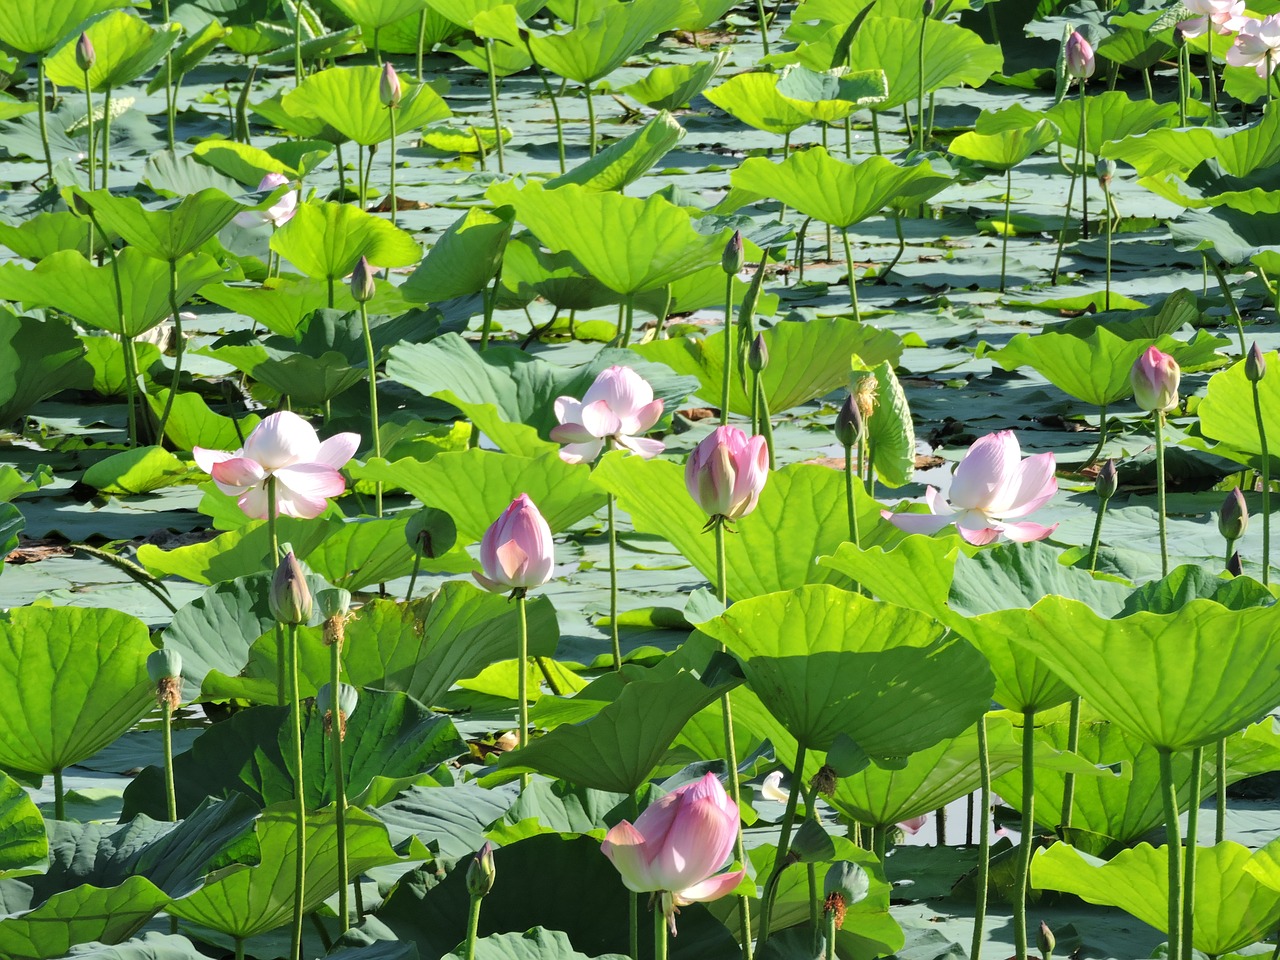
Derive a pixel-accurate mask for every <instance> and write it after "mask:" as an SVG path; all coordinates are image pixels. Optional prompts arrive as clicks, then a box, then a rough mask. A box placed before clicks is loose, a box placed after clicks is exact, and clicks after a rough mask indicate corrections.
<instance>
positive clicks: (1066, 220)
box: [1049, 144, 1084, 286]
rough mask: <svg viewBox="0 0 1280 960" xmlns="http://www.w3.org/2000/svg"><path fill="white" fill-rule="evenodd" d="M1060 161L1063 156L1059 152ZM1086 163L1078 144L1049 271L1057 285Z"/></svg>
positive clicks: (1050, 276)
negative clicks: (1068, 230) (1055, 250)
mask: <svg viewBox="0 0 1280 960" xmlns="http://www.w3.org/2000/svg"><path fill="white" fill-rule="evenodd" d="M1058 159H1059V161H1061V159H1062V157H1061V154H1059V157H1058ZM1083 163H1084V155H1083V154H1082V153H1081V152H1080V145H1079V144H1077V145H1076V159H1075V163H1074V164H1072V167H1071V183H1070V184H1069V185H1068V186H1067V205H1066V207H1064V208H1063V210H1062V226H1061V227H1059V228H1058V252H1057V253H1055V254H1054V256H1053V270H1052V271H1050V273H1049V282H1050V283H1052V284H1053V285H1055V286H1057V283H1058V270H1059V269H1060V268H1061V266H1062V248H1063V247H1064V246H1066V243H1067V228H1068V227H1069V226H1070V225H1071V203H1072V201H1073V200H1074V199H1075V196H1076V177H1077V176H1079V173H1080V167H1081V166H1082V165H1083Z"/></svg>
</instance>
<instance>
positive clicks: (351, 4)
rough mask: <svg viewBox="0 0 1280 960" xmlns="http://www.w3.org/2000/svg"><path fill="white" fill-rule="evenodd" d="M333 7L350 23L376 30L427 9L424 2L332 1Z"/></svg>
mask: <svg viewBox="0 0 1280 960" xmlns="http://www.w3.org/2000/svg"><path fill="white" fill-rule="evenodd" d="M333 5H334V6H335V7H337V8H338V12H339V13H341V14H342V15H343V16H344V17H346V18H347V19H348V20H350V21H351V22H352V23H356V24H360V25H361V26H365V25H367V26H370V27H373V28H375V29H378V30H381V29H382V28H383V27H386V26H390V25H391V24H393V23H395V22H396V21H397V20H403V19H405V18H406V17H411V16H416V15H417V14H419V13H422V12H423V11H424V10H425V9H426V8H427V2H426V0H333Z"/></svg>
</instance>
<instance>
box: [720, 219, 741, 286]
mask: <svg viewBox="0 0 1280 960" xmlns="http://www.w3.org/2000/svg"><path fill="white" fill-rule="evenodd" d="M745 263H746V255H745V254H744V253H743V251H742V234H741V233H740V232H739V231H737V230H735V231H733V236H732V237H730V238H729V242H728V243H726V244H725V245H724V253H723V254H722V255H721V256H720V266H721V267H722V268H723V270H724V272H725V273H727V274H729V275H730V276H733V274H735V273H741V272H742V267H743V265H744V264H745Z"/></svg>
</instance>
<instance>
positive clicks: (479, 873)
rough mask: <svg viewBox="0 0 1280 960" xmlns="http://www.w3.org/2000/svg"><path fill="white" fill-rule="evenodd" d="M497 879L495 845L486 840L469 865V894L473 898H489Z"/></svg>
mask: <svg viewBox="0 0 1280 960" xmlns="http://www.w3.org/2000/svg"><path fill="white" fill-rule="evenodd" d="M495 878H496V873H495V871H494V869H493V844H492V843H490V842H489V841H488V840H486V841H485V843H484V846H483V847H481V848H480V849H479V850H478V851H477V852H476V855H475V856H474V857H472V858H471V863H469V864H468V865H467V893H469V894H471V896H472V897H473V898H479V897H487V896H488V895H489V891H490V890H492V889H493V881H494V879H495Z"/></svg>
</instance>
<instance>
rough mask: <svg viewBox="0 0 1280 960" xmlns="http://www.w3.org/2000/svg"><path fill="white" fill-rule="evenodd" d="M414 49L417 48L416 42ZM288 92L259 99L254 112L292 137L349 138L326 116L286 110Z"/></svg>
mask: <svg viewBox="0 0 1280 960" xmlns="http://www.w3.org/2000/svg"><path fill="white" fill-rule="evenodd" d="M415 41H416V38H415ZM414 49H417V46H416V42H415V47H414ZM288 92H292V91H288ZM288 92H281V93H277V94H276V95H275V96H273V97H268V98H267V99H265V100H260V101H258V102H257V103H255V104H253V105H252V109H253V112H254V113H256V114H257V115H258V116H259V117H261V118H262V119H263V120H265V121H266V122H267V123H268V124H270V125H271V126H273V127H275V128H276V129H278V130H281V131H284V132H285V133H287V134H289V135H290V136H291V137H296V138H298V139H302V140H324V141H327V142H328V143H333V144H340V143H345V142H346V141H347V140H348V138H347V137H346V136H345V135H344V134H342V133H340V132H339V131H338V130H336V129H335V128H334V127H332V126H331V125H330V124H329V123H327V122H326V121H325V119H324V117H312V116H301V115H299V114H294V113H290V112H289V111H288V110H286V109H285V107H284V98H285V96H287V93H288Z"/></svg>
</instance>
